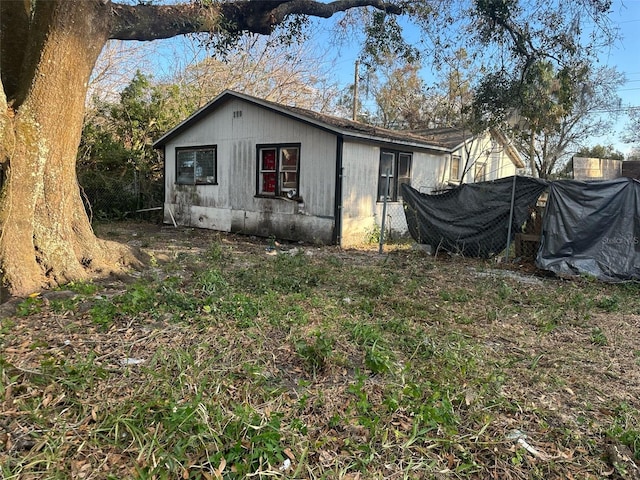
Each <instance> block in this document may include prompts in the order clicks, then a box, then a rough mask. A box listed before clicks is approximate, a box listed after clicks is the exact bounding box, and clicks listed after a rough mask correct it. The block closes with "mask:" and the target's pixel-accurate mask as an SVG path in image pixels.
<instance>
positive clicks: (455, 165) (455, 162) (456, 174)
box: [449, 155, 462, 180]
mask: <svg viewBox="0 0 640 480" xmlns="http://www.w3.org/2000/svg"><path fill="white" fill-rule="evenodd" d="M461 161H462V158H461V157H460V155H451V168H450V170H449V179H450V180H460V162H461Z"/></svg>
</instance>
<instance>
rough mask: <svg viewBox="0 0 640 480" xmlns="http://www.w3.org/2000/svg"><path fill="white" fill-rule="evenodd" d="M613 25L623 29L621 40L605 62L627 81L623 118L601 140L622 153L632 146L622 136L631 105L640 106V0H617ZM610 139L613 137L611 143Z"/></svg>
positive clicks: (603, 56) (622, 95)
mask: <svg viewBox="0 0 640 480" xmlns="http://www.w3.org/2000/svg"><path fill="white" fill-rule="evenodd" d="M610 18H611V21H612V23H613V25H615V26H617V27H618V28H619V29H620V35H621V39H620V40H619V41H617V42H616V43H615V44H614V45H613V46H612V47H611V48H610V49H608V50H607V51H605V52H603V53H602V54H601V55H600V57H599V59H600V61H601V64H602V65H605V66H609V67H616V68H617V70H618V71H619V72H621V73H623V74H624V76H625V79H626V83H625V84H624V85H622V86H621V87H620V89H619V90H618V95H619V96H620V99H621V107H622V108H621V110H622V111H621V112H620V118H619V119H618V121H617V122H616V129H615V132H614V133H613V134H612V135H611V136H607V137H601V138H600V140H602V141H601V142H600V143H612V144H613V145H614V146H615V147H616V148H617V149H618V150H620V151H621V152H622V153H625V154H627V153H629V151H630V150H631V146H630V145H628V144H625V143H623V142H622V141H621V139H620V135H621V133H622V130H623V129H624V126H625V123H626V122H627V118H626V115H625V114H624V113H625V110H626V109H629V108H640V0H624V1H621V0H615V1H614V2H613V5H612V8H611V14H610ZM607 139H608V140H610V141H609V142H607Z"/></svg>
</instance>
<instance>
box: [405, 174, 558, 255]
mask: <svg viewBox="0 0 640 480" xmlns="http://www.w3.org/2000/svg"><path fill="white" fill-rule="evenodd" d="M515 180H516V185H515V208H514V215H513V219H512V222H511V227H512V228H511V236H512V238H513V235H515V234H516V233H518V232H520V231H521V229H522V225H523V223H524V222H525V221H526V220H527V218H528V217H529V212H530V208H531V207H533V206H535V204H536V201H537V200H538V197H539V196H540V194H541V193H542V192H543V191H544V190H545V189H546V188H547V182H545V181H543V180H539V179H535V178H528V177H516V178H515ZM513 181H514V178H513V177H507V178H501V179H499V180H494V181H492V182H480V183H471V184H463V185H461V186H459V187H457V188H455V189H453V190H448V191H446V192H443V193H439V194H433V195H428V194H424V193H420V192H418V191H417V190H416V189H414V188H412V187H410V186H408V185H406V184H403V185H402V199H403V201H404V204H405V216H406V219H407V226H408V227H409V233H410V234H411V236H412V237H413V239H414V240H415V241H416V242H418V243H425V244H429V245H431V246H432V247H434V248H438V249H443V250H446V251H449V252H453V253H459V254H461V255H465V256H469V257H491V256H493V255H496V254H499V253H500V252H501V251H502V250H504V249H505V247H506V245H507V235H508V230H509V212H510V209H511V195H512V192H513Z"/></svg>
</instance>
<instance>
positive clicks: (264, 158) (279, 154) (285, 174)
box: [257, 145, 300, 198]
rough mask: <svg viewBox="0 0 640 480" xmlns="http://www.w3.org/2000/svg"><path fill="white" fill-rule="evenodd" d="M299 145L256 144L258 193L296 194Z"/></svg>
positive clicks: (293, 195) (270, 194) (292, 195)
mask: <svg viewBox="0 0 640 480" xmlns="http://www.w3.org/2000/svg"><path fill="white" fill-rule="evenodd" d="M299 170H300V145H258V182H257V184H258V187H257V190H258V195H265V196H273V197H283V196H286V197H289V198H294V197H297V196H298V192H299V187H300V185H299Z"/></svg>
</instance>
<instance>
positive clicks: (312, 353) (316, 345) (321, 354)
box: [294, 332, 334, 374]
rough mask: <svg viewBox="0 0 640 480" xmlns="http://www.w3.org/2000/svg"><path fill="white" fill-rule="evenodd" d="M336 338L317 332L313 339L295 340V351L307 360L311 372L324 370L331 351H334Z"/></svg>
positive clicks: (306, 363)
mask: <svg viewBox="0 0 640 480" xmlns="http://www.w3.org/2000/svg"><path fill="white" fill-rule="evenodd" d="M333 344H334V340H333V338H331V337H328V336H327V335H325V334H324V333H321V332H316V334H315V335H314V338H313V340H312V341H308V340H306V339H300V340H297V341H296V342H295V345H294V347H295V351H296V353H297V354H298V356H299V357H300V358H302V359H303V360H304V362H305V365H306V366H307V368H308V369H309V370H310V371H311V373H313V374H315V373H317V372H320V371H322V370H323V369H324V368H325V366H326V364H327V360H328V359H329V356H330V355H331V352H332V351H333Z"/></svg>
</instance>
